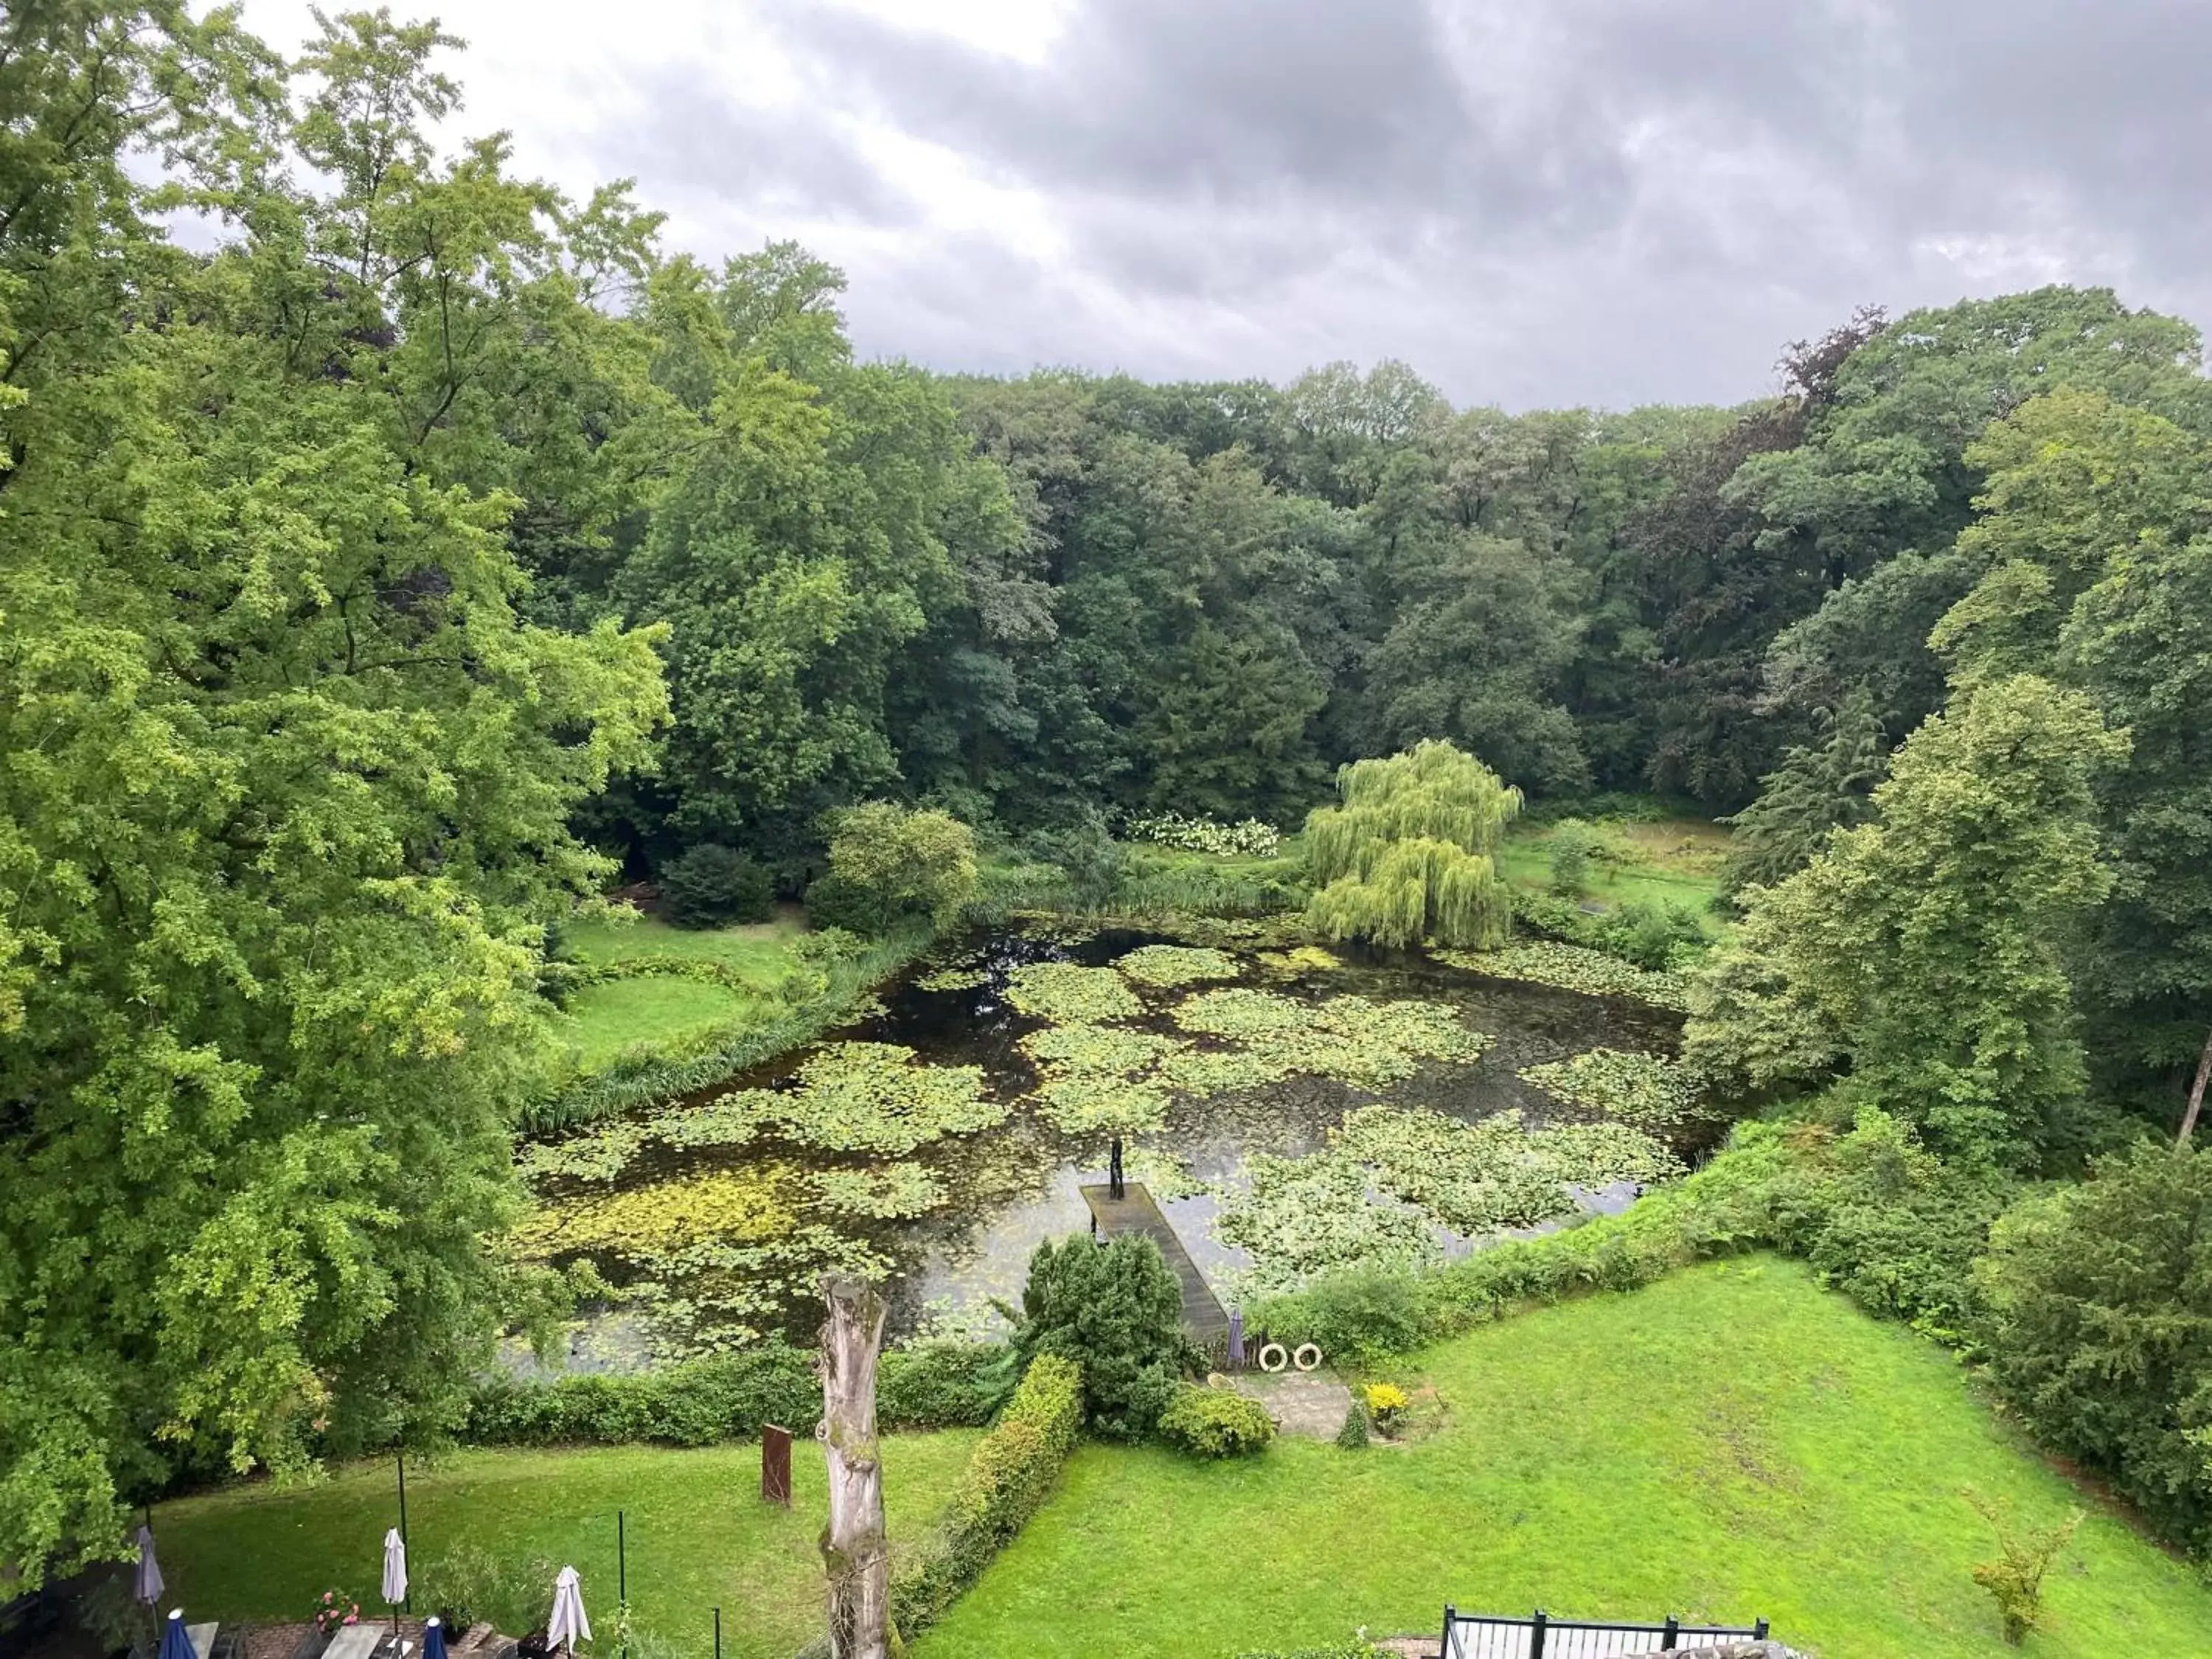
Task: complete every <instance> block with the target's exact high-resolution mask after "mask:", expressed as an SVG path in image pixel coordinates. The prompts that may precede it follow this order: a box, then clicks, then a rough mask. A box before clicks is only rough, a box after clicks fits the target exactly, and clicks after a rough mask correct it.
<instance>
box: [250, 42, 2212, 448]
mask: <svg viewBox="0 0 2212 1659" xmlns="http://www.w3.org/2000/svg"><path fill="white" fill-rule="evenodd" d="M393 10H394V11H395V12H396V13H397V14H398V15H402V16H409V15H417V16H419V15H426V14H435V15H438V16H440V17H441V19H442V20H443V21H444V22H445V24H446V25H447V27H448V29H450V30H451V31H452V32H453V33H459V34H460V35H462V36H464V37H465V39H466V40H468V42H469V50H468V51H467V52H465V54H463V55H462V56H461V57H460V58H459V60H458V62H457V63H455V64H453V65H451V66H450V67H451V68H452V69H453V72H454V73H455V74H456V75H457V76H459V79H460V80H461V81H462V82H463V83H464V85H465V88H466V89H467V94H468V106H467V108H466V109H465V112H464V113H463V115H462V116H461V117H460V118H459V121H458V122H457V123H456V127H457V131H461V132H477V131H486V130H489V129H494V128H506V129H507V130H508V131H511V132H512V133H513V136H514V143H515V149H516V153H517V164H518V166H519V167H520V169H521V170H523V171H525V172H526V173H532V174H535V175H537V176H540V177H544V178H548V179H552V180H553V181H554V182H556V184H559V185H562V186H564V187H565V188H567V189H568V190H569V191H571V192H572V193H576V194H581V193H583V192H585V191H587V190H588V189H589V188H590V186H591V185H592V184H593V183H595V182H597V181H599V180H601V179H606V178H610V177H615V176H620V175H623V174H633V175H635V177H636V178H637V179H638V181H639V186H638V194H639V196H640V197H641V199H642V200H643V201H644V202H645V203H646V204H648V205H650V206H653V207H657V208H659V209H662V210H665V211H666V212H667V213H668V214H669V216H670V219H669V225H668V228H667V231H666V239H667V241H668V243H669V244H670V246H672V247H677V248H683V249H687V250H690V251H691V252H696V253H698V254H701V255H703V256H707V257H708V258H720V256H721V255H723V254H725V253H729V252H738V251H742V250H744V249H746V248H750V247H755V246H758V245H759V244H760V243H761V242H762V241H763V240H767V239H769V238H782V237H794V238H797V239H798V240H800V241H802V242H805V244H806V245H807V246H810V247H811V248H812V249H814V250H815V251H816V252H819V253H820V254H822V255H823V256H824V257H825V258H829V259H830V260H832V261H834V262H835V263H836V264H839V265H842V267H843V268H844V269H845V270H846V271H847V273H848V275H849V276H850V278H851V281H852V287H851V290H850V292H849V293H848V296H847V301H848V303H847V307H846V309H847V315H848V318H849V319H850V321H851V325H852V331H853V335H854V340H855V343H857V345H858V346H859V348H860V350H861V351H862V353H863V354H865V355H867V356H904V357H908V358H911V359H914V360H915V361H917V362H924V363H927V364H930V365H932V366H933V367H937V368H948V369H981V370H991V371H1002V372H1014V373H1018V372H1021V371H1024V370H1026V369H1028V368H1031V367H1034V366H1036V365H1037V364H1040V363H1050V364H1073V365H1078V366H1080V367H1083V368H1092V369H1099V370H1111V369H1125V370H1127V371H1129V372H1130V373H1133V374H1141V375H1145V376H1146V377H1149V378H1180V377H1187V376H1194V377H1206V378H1213V377H1234V376H1243V375H1253V374H1258V375H1265V376H1267V377H1269V378H1272V379H1280V378H1283V377H1285V376H1288V375H1291V374H1296V373H1297V371H1299V370H1300V369H1302V368H1306V367H1308V366H1310V365H1311V364H1315V363H1319V362H1328V361H1330V360H1332V359H1337V358H1349V359H1352V360H1354V361H1356V362H1361V363H1367V362H1373V361H1374V360H1376V359H1377V358H1382V357H1401V358H1404V359H1405V360H1407V362H1411V363H1412V364H1413V366H1414V367H1415V368H1417V369H1419V371H1420V372H1421V373H1422V374H1425V375H1426V376H1427V377H1428V378H1429V379H1431V380H1434V381H1436V382H1437V384H1439V385H1440V386H1443V389H1444V390H1445V392H1448V393H1449V395H1450V396H1451V397H1452V398H1453V399H1454V400H1455V402H1459V403H1462V404H1465V403H1502V404H1506V405H1508V406H1510V407H1515V408H1526V407H1531V406H1535V405H1542V404H1607V405H1614V406H1620V405H1626V404H1635V403H1642V402H1651V401H1666V402H1688V401H1705V400H1711V401H1716V402H1735V401H1736V400H1738V399H1741V398H1747V397H1750V396H1754V395H1757V394H1758V393H1760V392H1765V391H1767V390H1769V389H1770V388H1771V386H1772V384H1773V374H1772V368H1771V365H1772V363H1773V362H1774V359H1775V357H1776V356H1777V355H1778V349H1779V348H1780V347H1781V345H1782V344H1783V343H1784V342H1785V341H1788V340H1790V339H1792V338H1794V337H1800V336H1805V335H1811V334H1818V333H1820V332H1821V331H1824V330H1825V329H1826V328H1827V327H1828V326H1830V325H1832V324H1833V323H1836V322H1838V321H1840V320H1842V319H1843V318H1844V317H1845V316H1846V315H1847V314H1848V313H1850V309H1851V307H1853V306H1854V305H1857V304H1859V303H1861V302H1863V301H1880V302H1882V303H1886V304H1887V305H1889V306H1890V307H1892V308H1893V310H1898V309H1903V308H1905V307H1910V306H1912V305H1915V304H1923V303H1931V302H1948V301H1951V300H1954V299H1957V298H1959V297H1960V296H1961V295H1981V294H1993V293H2001V292H2004V291H2006V290H2008V289H2018V288H2024V287H2032V286H2034V285H2036V284H2039V283H2046V282H2053V281H2064V282H2075V283H2108V284H2111V285H2112V286H2115V287H2117V288H2118V289H2120V291H2121V293H2122V295H2124V297H2125V298H2126V299H2128V300H2129V301H2130V303H2133V304H2136V305H2151V306H2155V307H2159V308H2160V309H2163V310H2170V311H2176V312H2179V313H2182V314H2184V315H2185V316H2189V317H2191V319H2197V320H2200V321H2201V320H2203V319H2208V318H2212V262H2208V260H2207V258H2206V254H2207V252H2208V249H2207V243H2208V240H2212V213H2208V211H2207V209H2208V205H2212V204H2208V202H2207V200H2206V196H2205V191H2204V186H2203V183H2202V182H2201V181H2202V179H2203V176H2204V175H2203V167H2204V165H2205V160H2206V157H2207V156H2208V155H2212V142H2208V141H2212V5H2208V4H2206V3H2204V0H1276V3H1262V0H616V3H612V4H610V3H606V0H446V3H444V4H442V5H434V4H431V3H428V0H415V3H410V0H395V3H394V4H393ZM246 14H247V18H248V21H249V22H250V23H252V26H253V27H256V28H257V29H258V30H259V32H260V33H263V34H264V35H265V36H267V37H268V38H269V39H270V40H271V41H272V43H274V44H276V45H279V46H283V47H285V48H287V49H293V48H295V47H296V46H297V44H298V43H299V41H300V40H301V39H302V38H303V37H304V35H305V33H307V27H308V19H307V6H306V5H305V4H304V3H295V0H246Z"/></svg>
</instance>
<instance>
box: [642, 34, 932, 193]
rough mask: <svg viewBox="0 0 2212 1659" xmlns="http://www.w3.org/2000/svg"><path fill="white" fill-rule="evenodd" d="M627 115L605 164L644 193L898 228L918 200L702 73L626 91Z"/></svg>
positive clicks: (821, 133) (838, 131)
mask: <svg viewBox="0 0 2212 1659" xmlns="http://www.w3.org/2000/svg"><path fill="white" fill-rule="evenodd" d="M629 92H630V94H631V105H630V107H629V109H628V110H626V111H625V112H624V114H623V118H622V120H621V122H620V123H619V124H617V125H614V126H613V127H612V128H611V133H612V135H613V136H612V137H611V140H610V142H609V143H608V145H607V148H606V149H605V156H606V158H607V159H608V161H611V163H612V164H613V167H614V169H615V170H616V171H617V172H620V173H631V174H635V176H636V177H637V178H638V179H640V181H641V184H642V185H643V186H644V193H645V194H646V195H647V196H648V197H651V196H653V195H655V194H658V195H660V196H662V197H666V196H668V195H670V194H672V193H675V192H677V191H697V192H700V193H702V194H704V195H708V196H713V197H721V198H725V199H733V200H742V201H744V202H747V203H749V204H756V205H757V206H760V207H763V208H768V209H771V210H773V209H776V208H781V209H783V210H787V211H791V210H797V211H803V212H805V213H806V214H808V215H809V216H817V217H823V218H851V219H854V220H856V221H859V222H864V223H867V224H872V225H880V226H899V225H904V224H909V223H912V222H915V220H916V219H917V218H918V216H919V209H918V205H917V204H915V201H914V200H913V198H912V197H909V196H908V195H907V194H906V193H905V192H904V191H900V190H898V189H896V188H895V187H894V186H893V185H890V183H889V182H888V181H887V180H885V179H884V178H883V177H882V176H881V175H880V174H879V173H878V172H877V171H876V170H875V168H874V167H872V166H871V165H870V163H869V162H868V161H867V159H866V156H864V155H862V154H861V153H860V149H859V147H858V145H857V144H856V143H854V140H853V138H852V137H851V136H850V134H849V133H848V132H847V131H844V130H843V129H842V128H841V127H840V126H839V125H837V124H836V122H835V121H832V120H827V119H823V118H820V117H818V116H817V117H816V118H811V119H807V120H793V118H791V117H790V115H788V114H787V112H782V111H779V110H775V109H769V108H763V107H761V106H753V105H747V104H742V103H738V102H736V101H734V100H732V99H731V98H730V97H729V96H728V94H727V92H726V89H725V88H723V87H721V86H720V85H719V84H718V83H717V82H715V81H714V80H713V79H712V78H711V77H710V76H708V74H706V73H705V72H704V71H703V70H698V69H694V68H685V69H682V70H677V71H675V72H673V73H671V74H670V75H668V76H665V77H663V78H659V79H658V80H656V81H655V82H653V84H652V85H650V86H645V87H635V88H629Z"/></svg>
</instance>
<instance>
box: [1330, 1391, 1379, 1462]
mask: <svg viewBox="0 0 2212 1659" xmlns="http://www.w3.org/2000/svg"><path fill="white" fill-rule="evenodd" d="M1374 1437H1375V1436H1374V1431H1373V1427H1372V1425H1370V1423H1369V1421H1368V1417H1367V1402H1366V1401H1364V1399H1362V1398H1361V1397H1360V1396H1359V1394H1358V1391H1357V1390H1355V1391H1354V1392H1353V1394H1352V1403H1351V1404H1350V1405H1348V1406H1346V1407H1345V1408H1344V1426H1343V1427H1342V1428H1340V1429H1339V1430H1338V1431H1336V1443H1337V1444H1338V1445H1339V1446H1340V1447H1342V1448H1343V1449H1345V1450H1346V1451H1364V1450H1365V1449H1366V1448H1367V1445H1368V1443H1370V1441H1372V1440H1373V1439H1374Z"/></svg>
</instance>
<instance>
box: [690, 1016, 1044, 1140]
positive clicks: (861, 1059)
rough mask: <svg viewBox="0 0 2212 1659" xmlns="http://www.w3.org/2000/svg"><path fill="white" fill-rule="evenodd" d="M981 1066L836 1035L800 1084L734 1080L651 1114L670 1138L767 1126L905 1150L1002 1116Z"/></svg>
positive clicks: (727, 1136)
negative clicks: (692, 1101)
mask: <svg viewBox="0 0 2212 1659" xmlns="http://www.w3.org/2000/svg"><path fill="white" fill-rule="evenodd" d="M1005 1119H1006V1107H1004V1106H1003V1105H1001V1104H1000V1103H998V1102H996V1101H994V1100H990V1099H987V1098H986V1097H985V1096H984V1094H983V1072H982V1068H981V1066H927V1065H916V1064H915V1053H914V1050H913V1049H911V1048H906V1047H904V1046H903V1045H902V1044H899V1043H896V1042H831V1043H826V1044H824V1045H823V1047H822V1048H817V1049H816V1050H815V1051H814V1053H813V1054H811V1055H810V1056H808V1058H807V1060H806V1061H805V1064H804V1065H802V1066H800V1067H799V1084H798V1087H796V1088H793V1089H734V1090H732V1091H729V1092H728V1093H726V1094H723V1095H718V1096H716V1097H714V1099H713V1100H710V1101H708V1102H707V1103H704V1104H703V1105H700V1106H696V1107H693V1108H690V1109H688V1110H683V1111H677V1112H671V1113H667V1114H665V1115H661V1116H659V1117H657V1118H654V1119H652V1120H650V1126H651V1127H652V1129H653V1133H655V1134H656V1135H658V1136H659V1138H660V1139H663V1140H665V1141H666V1142H667V1143H668V1144H669V1145H671V1146H726V1145H728V1144H730V1143H732V1142H738V1141H745V1140H750V1139H752V1138H753V1137H754V1136H756V1135H757V1134H760V1133H763V1132H766V1131H773V1132H774V1133H776V1134H779V1135H781V1136H782V1137H783V1138H784V1139H787V1140H794V1141H797V1142H799V1143H800V1144H801V1145H804V1146H819V1147H822V1148H823V1149H824V1150H825V1151H829V1152H881V1153H884V1154H887V1155H890V1156H893V1157H898V1156H903V1155H904V1154H906V1153H908V1152H913V1151H914V1150H915V1148H916V1147H918V1146H927V1145H928V1144H929V1143H930V1142H932V1141H933V1140H940V1139H944V1138H945V1136H946V1135H954V1134H968V1133H972V1132H973V1131H975V1130H977V1129H982V1128H987V1127H990V1126H991V1125H993V1124H994V1123H999V1122H1002V1121H1005Z"/></svg>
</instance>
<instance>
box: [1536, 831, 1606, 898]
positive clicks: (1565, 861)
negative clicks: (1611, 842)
mask: <svg viewBox="0 0 2212 1659" xmlns="http://www.w3.org/2000/svg"><path fill="white" fill-rule="evenodd" d="M1544 845H1545V851H1546V853H1547V854H1548V856H1549V857H1550V860H1551V865H1552V890H1553V892H1554V893H1558V894H1559V895H1561V896H1563V897H1566V898H1575V897H1578V896H1580V895H1581V894H1582V892H1583V889H1585V888H1586V887H1588V886H1589V878H1590V868H1591V866H1593V865H1595V863H1596V862H1597V860H1598V856H1599V854H1601V853H1602V852H1604V850H1605V841H1604V837H1603V836H1601V835H1600V834H1599V833H1598V831H1597V829H1596V827H1595V825H1592V824H1589V823H1584V822H1583V820H1582V819H1580V818H1563V819H1561V820H1560V821H1559V823H1557V824H1555V825H1553V829H1552V833H1551V836H1549V838H1548V839H1547V841H1546V842H1545V844H1544Z"/></svg>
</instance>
